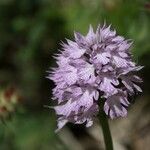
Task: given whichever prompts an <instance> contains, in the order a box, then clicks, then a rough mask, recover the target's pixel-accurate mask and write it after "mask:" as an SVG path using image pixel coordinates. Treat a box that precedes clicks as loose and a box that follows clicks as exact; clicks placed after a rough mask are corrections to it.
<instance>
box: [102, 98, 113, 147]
mask: <svg viewBox="0 0 150 150" xmlns="http://www.w3.org/2000/svg"><path fill="white" fill-rule="evenodd" d="M100 102H101V104H100V111H99V121H100V124H101V127H102V132H103V136H104V142H105V148H106V150H113V142H112V137H111V132H110V128H109V123H108V119H107V116H106V114H105V112H104V111H103V106H104V103H102V101H100Z"/></svg>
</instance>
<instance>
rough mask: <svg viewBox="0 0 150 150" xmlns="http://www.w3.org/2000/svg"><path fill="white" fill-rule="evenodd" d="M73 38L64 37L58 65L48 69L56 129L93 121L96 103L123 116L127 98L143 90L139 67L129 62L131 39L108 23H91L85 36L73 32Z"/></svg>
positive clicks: (105, 109) (115, 115) (96, 108)
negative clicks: (64, 40)
mask: <svg viewBox="0 0 150 150" xmlns="http://www.w3.org/2000/svg"><path fill="white" fill-rule="evenodd" d="M74 36H75V40H74V41H71V40H68V39H67V43H62V50H61V51H60V53H59V54H57V55H56V56H55V59H56V62H57V65H58V67H57V68H53V69H52V71H50V72H49V76H48V78H49V79H51V80H53V81H54V83H55V85H56V86H55V88H54V89H53V100H54V101H56V102H57V105H56V106H54V107H53V108H54V110H55V111H56V114H57V115H58V130H59V129H61V128H62V127H63V126H64V125H65V124H66V123H67V122H72V123H75V124H82V123H85V124H86V126H87V127H89V126H91V125H92V124H93V118H94V117H95V116H96V115H97V114H98V112H99V105H98V104H99V103H101V102H102V101H104V107H103V110H104V111H105V113H106V115H108V116H109V117H110V118H111V119H114V118H117V117H125V116H126V115H127V107H128V105H129V104H130V103H129V100H128V97H130V96H132V95H134V94H136V93H137V92H142V90H141V88H140V87H139V86H138V84H139V83H140V82H142V80H141V78H139V77H138V76H137V75H135V73H136V72H137V71H139V70H140V69H142V66H137V65H136V63H134V62H133V61H132V55H131V52H130V47H131V45H132V41H131V40H126V39H125V38H124V37H122V36H119V35H117V34H116V31H115V30H112V29H111V26H106V25H103V26H100V25H99V26H98V28H97V30H96V32H94V31H93V28H92V26H90V28H89V31H88V34H87V35H86V36H83V35H81V34H80V33H77V32H75V34H74Z"/></svg>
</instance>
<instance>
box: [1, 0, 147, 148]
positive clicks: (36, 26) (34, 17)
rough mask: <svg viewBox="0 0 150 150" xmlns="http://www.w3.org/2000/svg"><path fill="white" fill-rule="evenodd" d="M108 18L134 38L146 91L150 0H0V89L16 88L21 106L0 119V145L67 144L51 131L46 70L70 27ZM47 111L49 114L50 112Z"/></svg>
mask: <svg viewBox="0 0 150 150" xmlns="http://www.w3.org/2000/svg"><path fill="white" fill-rule="evenodd" d="M104 21H106V23H107V24H112V27H114V28H115V29H116V30H117V32H118V34H121V35H124V36H125V37H126V38H130V39H133V41H134V46H133V55H134V57H135V60H136V61H137V62H138V63H139V64H142V65H144V66H145V68H144V69H143V71H142V76H143V78H144V91H145V94H147V93H148V92H149V90H150V85H149V83H150V79H149V75H150V63H149V59H150V43H149V41H150V4H149V3H148V2H147V1H146V0H132V1H131V0H107V1H106V0H93V1H92V0H0V89H1V90H3V89H6V88H7V87H8V86H13V87H15V88H16V89H17V90H18V91H19V93H20V95H21V98H22V100H21V102H22V104H21V106H19V109H18V110H17V112H16V113H15V114H13V116H12V118H11V119H10V120H7V121H6V122H5V123H1V124H0V150H28V149H29V150H41V149H42V150H49V149H50V150H53V149H54V150H55V149H56V150H57V149H58V150H59V149H66V146H64V145H63V144H62V142H61V141H60V139H59V137H58V136H57V135H56V134H55V133H54V130H55V128H56V121H55V120H56V118H55V117H54V114H53V112H50V110H49V109H47V108H44V105H50V103H51V102H50V100H51V89H52V87H53V86H54V85H53V83H52V82H50V81H48V80H47V79H45V77H46V76H47V73H46V70H48V69H49V67H51V66H54V65H55V61H54V59H53V58H52V55H53V54H54V53H57V50H58V49H59V48H60V45H59V43H60V41H61V40H63V41H65V38H72V37H73V31H74V30H76V31H79V32H81V33H84V34H85V33H86V32H87V30H88V27H89V24H92V25H93V26H94V28H96V26H97V25H98V24H99V23H101V24H103V23H104ZM49 112H50V113H49Z"/></svg>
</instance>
